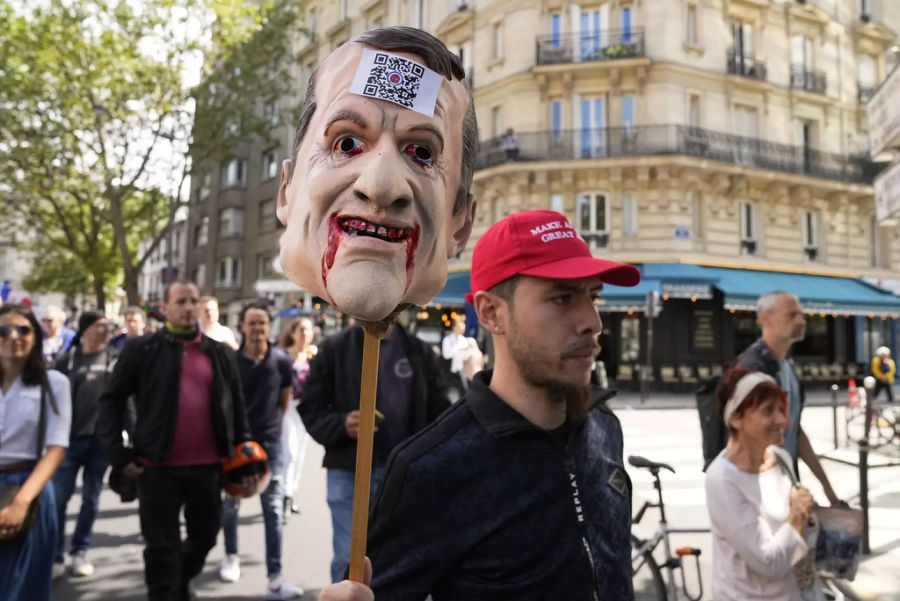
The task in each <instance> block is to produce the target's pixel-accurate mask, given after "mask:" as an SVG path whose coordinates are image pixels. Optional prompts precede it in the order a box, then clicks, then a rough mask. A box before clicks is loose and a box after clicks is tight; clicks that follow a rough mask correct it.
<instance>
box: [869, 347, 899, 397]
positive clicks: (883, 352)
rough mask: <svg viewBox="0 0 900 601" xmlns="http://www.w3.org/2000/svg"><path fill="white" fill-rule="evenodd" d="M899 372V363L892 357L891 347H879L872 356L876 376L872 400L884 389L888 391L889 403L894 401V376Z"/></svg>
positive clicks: (873, 372) (873, 371) (873, 370)
mask: <svg viewBox="0 0 900 601" xmlns="http://www.w3.org/2000/svg"><path fill="white" fill-rule="evenodd" d="M896 374H897V365H896V363H894V360H893V359H891V349H889V348H888V347H886V346H882V347H879V348H878V350H877V351H875V356H874V357H873V358H872V375H873V376H875V392H874V393H873V394H872V400H875V399H877V398H878V395H879V394H880V393H881V391H882V390H884V391H885V392H886V393H887V398H888V402H889V403H893V402H894V376H895V375H896Z"/></svg>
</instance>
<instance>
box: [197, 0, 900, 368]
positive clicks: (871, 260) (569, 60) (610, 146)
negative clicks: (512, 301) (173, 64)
mask: <svg viewBox="0 0 900 601" xmlns="http://www.w3.org/2000/svg"><path fill="white" fill-rule="evenodd" d="M898 4H900V3H897V2H893V1H891V0H881V1H879V0H805V1H802V2H801V1H797V0H794V1H789V0H606V1H596V2H590V1H585V2H571V1H563V0H470V1H463V0H432V1H428V0H368V1H365V0H352V1H351V0H339V1H338V2H319V1H310V2H306V3H305V4H304V11H305V19H306V28H307V32H308V33H307V34H306V35H303V36H301V38H300V39H298V41H297V49H298V52H299V56H300V66H299V69H298V71H299V72H298V74H297V86H296V88H295V89H296V90H298V96H299V95H302V92H303V90H305V84H306V81H307V80H308V77H309V75H310V73H311V72H312V70H313V68H314V67H315V65H316V64H317V63H318V62H319V61H320V60H321V59H322V58H324V57H325V56H326V55H327V54H328V53H329V52H331V50H333V49H334V48H336V47H337V46H339V45H340V44H342V43H343V42H345V41H346V40H347V39H349V38H350V37H352V36H353V35H354V34H357V33H360V32H362V31H365V30H366V29H369V28H372V27H376V26H379V25H385V24H403V25H411V26H415V27H421V28H423V29H426V30H428V31H431V32H433V33H435V34H436V35H437V36H438V37H440V38H441V39H443V40H444V41H445V42H446V43H447V44H448V46H449V47H451V48H452V49H453V50H454V51H456V52H458V53H459V55H460V56H461V58H462V61H463V64H464V66H465V67H466V72H467V74H468V78H469V83H470V85H471V86H472V89H473V95H474V98H475V103H476V111H477V116H478V121H479V125H480V130H481V132H480V133H481V139H482V147H481V150H480V154H479V157H478V170H477V172H476V176H475V183H474V190H473V192H474V195H475V197H476V199H477V200H478V214H477V223H476V226H475V230H474V233H473V239H472V241H471V242H470V244H469V246H468V250H467V251H465V252H464V253H463V254H462V255H460V256H459V257H458V258H456V259H454V261H453V262H452V263H451V271H453V272H455V273H454V274H452V275H451V282H450V284H449V285H448V287H452V286H453V285H457V286H462V287H465V281H466V272H467V270H468V267H469V263H470V261H471V250H472V248H473V247H474V242H475V241H476V240H477V238H478V236H479V235H480V234H481V233H483V232H484V230H485V229H486V228H487V227H489V226H490V225H491V224H493V223H494V222H496V221H497V220H498V219H500V218H502V217H504V216H506V215H508V214H510V213H513V212H516V211H521V210H526V209H532V208H551V209H554V210H558V211H561V212H563V213H564V214H566V215H567V216H568V217H569V219H570V220H571V221H572V223H573V224H574V225H575V226H576V227H577V228H578V229H579V230H580V231H581V232H582V234H583V235H584V237H585V238H586V239H587V240H588V241H589V242H590V243H591V245H592V247H593V248H594V251H595V253H596V254H597V256H603V257H606V258H610V259H615V260H622V261H628V262H632V263H635V264H638V265H640V266H641V268H642V269H643V270H644V278H645V283H644V284H642V286H641V287H640V288H639V289H638V290H631V291H625V290H612V289H610V290H607V291H605V292H604V294H603V295H602V297H601V301H600V305H601V309H602V310H603V311H604V320H605V323H606V327H605V333H604V340H603V342H604V345H603V346H604V357H603V359H604V362H605V364H606V366H607V369H608V371H609V373H610V374H611V375H612V376H613V377H618V378H619V379H620V380H621V381H622V383H623V384H624V383H626V382H628V381H635V379H636V378H637V377H638V373H640V372H641V371H642V370H643V372H644V373H645V375H646V374H652V377H653V379H654V380H657V381H667V382H669V381H671V383H673V384H678V383H681V384H690V383H691V382H692V380H696V379H697V378H698V377H702V376H703V375H704V374H705V373H707V372H708V371H709V370H710V369H712V368H713V367H714V366H716V365H721V364H722V363H724V362H727V361H728V360H730V359H732V358H733V357H734V355H735V353H736V352H739V351H740V350H741V348H742V347H743V346H745V345H746V344H747V343H748V341H752V339H753V338H754V337H755V335H756V333H755V324H754V319H753V314H752V313H751V312H748V310H749V309H752V300H753V297H754V295H758V294H759V293H762V292H764V291H766V290H767V289H770V287H771V286H774V285H776V284H783V285H785V286H786V287H789V288H791V289H796V290H798V291H799V292H803V293H804V294H801V300H803V301H804V304H805V305H806V306H807V307H808V308H809V311H810V336H809V337H808V339H807V342H806V343H804V345H801V346H800V347H799V348H798V349H797V350H798V353H799V355H800V359H802V361H803V362H804V363H805V364H806V365H808V366H809V372H810V373H809V375H810V377H811V378H815V377H819V374H822V373H823V372H827V373H828V374H829V375H830V374H833V373H837V370H838V369H840V370H842V371H841V373H842V375H846V373H847V370H849V369H852V365H855V364H858V363H862V362H864V361H865V360H866V359H867V358H868V357H867V355H868V354H869V353H870V352H871V350H872V348H873V345H877V344H880V343H889V344H892V343H893V342H895V340H896V335H895V333H894V327H893V325H894V323H895V321H894V318H895V314H896V313H900V308H898V306H897V301H896V299H895V298H894V297H893V296H892V295H890V294H885V293H882V292H881V291H880V290H878V289H877V288H875V287H872V286H869V285H866V284H864V283H861V280H860V278H862V277H865V278H868V279H869V281H875V282H889V281H895V280H897V279H900V275H898V272H900V238H898V232H897V230H896V227H893V226H890V227H879V225H878V224H877V223H876V221H875V218H874V207H873V188H872V180H873V178H874V176H875V174H876V173H877V172H878V170H879V168H880V167H879V165H877V164H873V163H872V162H871V160H869V157H868V153H867V150H868V149H867V145H866V122H865V101H866V100H867V99H868V97H869V96H870V95H871V94H872V92H873V91H874V90H875V89H876V88H877V86H878V85H879V84H880V82H881V81H883V80H884V78H885V76H886V74H887V73H888V72H889V71H890V70H891V69H893V68H894V66H896V64H897V48H896V45H897V43H898V37H897V32H898V31H900V6H898ZM292 100H293V101H294V102H296V101H298V100H299V98H295V99H292ZM510 130H511V132H512V134H513V135H514V139H515V146H516V147H517V150H516V152H514V153H509V152H508V149H509V146H510V144H509V140H510V139H512V138H509V137H508V138H507V143H506V144H504V143H503V137H504V136H505V135H507V136H508V135H509V134H508V132H510ZM289 136H290V133H289V132H287V133H285V134H284V136H283V139H284V144H283V146H282V147H281V148H279V149H277V150H278V152H280V153H286V152H288V148H290V140H289ZM265 152H266V149H259V148H252V147H251V148H249V149H248V151H247V153H246V155H245V156H244V157H242V158H239V159H236V160H237V161H238V163H237V165H236V166H234V167H232V165H231V164H229V165H223V166H221V169H222V171H221V172H220V173H221V174H224V175H220V177H219V178H218V181H207V182H206V183H205V184H204V185H201V186H198V188H197V190H196V192H197V195H196V198H197V200H198V202H197V205H198V207H199V208H198V209H197V210H192V218H191V227H192V228H193V230H196V232H195V234H196V236H195V237H194V238H192V240H193V242H194V248H193V249H192V260H191V265H192V266H194V267H192V268H193V269H197V270H199V269H201V266H202V265H205V266H206V267H205V269H206V273H205V274H203V273H197V277H198V279H200V278H199V276H200V275H205V276H206V280H207V281H205V282H203V284H204V288H205V289H206V290H211V291H214V292H215V293H216V294H217V295H219V296H220V297H223V298H227V299H239V298H246V297H250V296H256V295H257V292H256V290H255V289H254V283H255V282H256V281H257V280H260V279H264V278H263V276H265V269H264V266H265V260H264V258H265V257H268V256H270V255H271V256H275V254H276V253H277V236H278V233H279V232H280V229H279V227H280V226H278V225H277V224H274V225H272V223H271V221H272V219H273V218H268V215H269V214H270V213H269V209H268V206H269V205H267V204H266V203H268V202H271V203H272V206H273V209H272V211H271V214H274V197H275V192H276V189H275V183H274V180H275V179H276V178H271V179H266V177H264V176H265V175H266V174H267V171H266V165H267V164H268V163H267V162H266V155H265ZM282 156H285V155H283V154H280V155H279V157H282ZM276 164H277V163H276ZM276 172H277V167H276ZM217 184H218V185H217ZM204 190H206V191H207V192H206V193H205V195H204ZM229 210H230V211H232V212H231V213H229ZM233 211H238V212H240V211H243V222H242V225H241V227H240V228H236V227H235V226H234V225H233V224H234V222H235V220H234V218H233V217H234V215H235V213H234V212H233ZM264 216H266V219H263V217H264ZM269 226H271V227H272V229H270V230H267V229H264V227H269ZM197 228H200V229H197ZM229 228H230V229H229ZM204 233H205V236H201V234H204ZM199 240H204V241H205V242H204V243H203V244H197V242H198V241H199ZM194 251H196V252H194ZM194 257H196V260H195V259H194ZM235 261H237V263H235ZM189 268H191V267H189ZM766 274H768V276H770V277H763V276H765V275H766ZM785 274H787V275H788V276H789V277H786V278H785V277H783V276H785ZM742 275H746V277H741V276H742ZM790 276H796V277H790ZM266 277H268V276H266ZM748 278H749V279H752V280H754V281H755V282H756V286H757V288H759V289H758V290H756V291H755V292H754V291H752V290H751V291H749V292H748V291H746V290H743V289H738V288H736V286H737V285H738V284H740V283H741V282H744V281H746V280H747V279H748ZM804 278H813V279H804ZM811 288H816V289H817V290H821V291H820V292H819V293H817V294H818V296H813V295H810V294H807V292H808V291H809V290H810V289H811ZM857 297H859V298H860V299H866V300H865V302H862V301H859V302H850V301H852V300H853V299H856V298H857ZM441 298H443V299H449V301H452V295H447V294H444V295H441ZM657 299H658V300H657ZM842 299H843V300H842ZM444 302H448V301H447V300H445V301H444ZM648 308H649V309H650V310H649V312H648ZM648 315H649V316H651V317H653V319H648ZM651 327H652V328H653V330H654V333H655V336H654V337H653V340H654V341H655V342H654V343H653V344H650V343H649V336H648V334H649V332H648V330H649V329H650V328H651ZM697 332H700V334H698V333H697ZM813 367H814V368H815V372H816V374H813V373H812V371H813ZM822 378H823V379H824V376H822Z"/></svg>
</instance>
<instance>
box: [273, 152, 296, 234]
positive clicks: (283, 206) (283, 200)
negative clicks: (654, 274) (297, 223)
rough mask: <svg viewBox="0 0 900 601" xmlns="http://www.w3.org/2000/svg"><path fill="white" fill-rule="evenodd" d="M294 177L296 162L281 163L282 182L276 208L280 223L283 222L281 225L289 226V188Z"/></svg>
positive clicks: (279, 186)
mask: <svg viewBox="0 0 900 601" xmlns="http://www.w3.org/2000/svg"><path fill="white" fill-rule="evenodd" d="M293 177H294V162H293V161H292V160H290V159H286V160H284V161H282V162H281V182H279V184H278V205H277V207H276V208H275V214H276V215H277V216H278V221H280V222H281V225H287V217H288V197H287V189H288V186H290V185H291V180H292V179H293Z"/></svg>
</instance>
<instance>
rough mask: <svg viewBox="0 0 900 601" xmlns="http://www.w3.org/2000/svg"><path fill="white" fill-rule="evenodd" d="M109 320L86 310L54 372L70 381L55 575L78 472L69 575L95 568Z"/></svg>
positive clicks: (111, 358)
mask: <svg viewBox="0 0 900 601" xmlns="http://www.w3.org/2000/svg"><path fill="white" fill-rule="evenodd" d="M108 342H109V322H108V321H107V320H106V317H105V316H104V315H103V313H101V312H100V311H85V312H84V313H82V315H81V317H80V318H79V320H78V333H77V335H76V336H75V340H74V341H73V343H72V347H71V348H70V349H69V350H68V351H67V352H66V353H65V354H64V355H63V356H61V357H60V358H59V359H57V361H56V364H55V365H54V368H55V369H56V370H57V371H60V372H62V373H63V374H65V375H67V376H68V377H69V383H70V386H71V391H72V430H71V435H70V440H69V448H68V449H67V450H66V457H65V459H63V462H62V464H60V466H59V469H57V470H56V473H55V474H54V475H53V486H54V487H55V488H56V494H57V497H56V503H57V509H58V512H59V535H58V538H57V543H56V556H55V558H54V559H55V563H54V569H53V574H54V576H56V577H58V576H61V575H62V574H63V573H64V571H65V570H64V565H65V554H64V553H65V526H66V519H65V518H66V506H67V505H68V503H69V499H71V497H72V494H73V492H74V490H75V480H76V478H77V476H78V472H79V470H81V471H82V475H81V479H82V484H83V486H82V490H81V509H80V510H79V512H78V520H77V521H76V522H75V532H74V533H73V535H72V543H71V547H70V555H71V563H70V565H69V573H70V574H71V575H72V576H90V575H91V574H93V573H94V566H93V565H92V564H91V562H90V561H88V560H87V557H86V552H87V550H88V548H89V547H90V546H91V536H92V531H93V528H94V520H95V519H96V518H97V512H98V508H99V502H100V491H101V490H102V488H103V475H104V474H105V473H106V468H107V467H108V465H109V464H108V463H107V461H106V457H105V456H104V454H103V450H102V449H101V447H100V443H99V441H98V440H97V437H96V436H95V431H96V429H97V417H98V416H99V400H100V395H101V394H102V393H103V391H104V390H105V388H106V385H107V382H108V380H109V377H110V375H111V374H112V369H113V367H114V365H115V355H114V353H115V350H114V349H112V348H111V347H110V346H109V344H108Z"/></svg>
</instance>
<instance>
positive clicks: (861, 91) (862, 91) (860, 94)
mask: <svg viewBox="0 0 900 601" xmlns="http://www.w3.org/2000/svg"><path fill="white" fill-rule="evenodd" d="M876 89H877V88H876V87H875V86H864V85H863V84H861V83H860V84H856V97H857V98H858V99H859V103H860V104H865V103H867V102H868V101H869V98H871V97H872V94H874V93H875V90H876Z"/></svg>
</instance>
